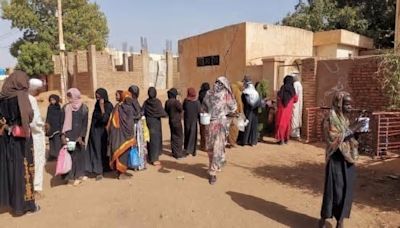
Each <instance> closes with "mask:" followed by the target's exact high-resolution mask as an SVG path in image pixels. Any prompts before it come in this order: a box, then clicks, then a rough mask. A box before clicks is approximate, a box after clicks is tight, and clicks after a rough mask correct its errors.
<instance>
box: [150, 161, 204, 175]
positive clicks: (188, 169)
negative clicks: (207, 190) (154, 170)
mask: <svg viewBox="0 0 400 228" xmlns="http://www.w3.org/2000/svg"><path fill="white" fill-rule="evenodd" d="M161 165H162V167H161V168H160V169H159V170H158V171H159V172H160V173H169V171H168V170H178V171H181V172H185V173H189V174H192V175H195V176H198V177H200V178H203V179H208V174H207V166H206V165H204V164H201V163H198V164H194V165H189V164H181V163H178V162H173V161H165V160H164V161H162V162H161Z"/></svg>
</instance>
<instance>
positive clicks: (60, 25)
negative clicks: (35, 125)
mask: <svg viewBox="0 0 400 228" xmlns="http://www.w3.org/2000/svg"><path fill="white" fill-rule="evenodd" d="M57 17H58V45H59V48H60V62H61V77H60V83H61V99H62V100H63V102H64V103H65V101H66V95H65V91H66V88H67V67H66V64H65V53H64V51H65V44H64V33H63V22H62V4H61V0H57Z"/></svg>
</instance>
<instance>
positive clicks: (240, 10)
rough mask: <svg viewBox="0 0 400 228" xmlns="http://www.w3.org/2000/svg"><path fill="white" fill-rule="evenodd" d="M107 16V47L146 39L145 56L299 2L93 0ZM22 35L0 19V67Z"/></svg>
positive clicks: (267, 19) (270, 18) (271, 17)
mask: <svg viewBox="0 0 400 228" xmlns="http://www.w3.org/2000/svg"><path fill="white" fill-rule="evenodd" d="M92 2H97V4H99V5H100V8H101V10H102V11H103V12H104V13H105V14H106V16H107V20H108V26H109V29H110V35H109V45H110V46H112V47H114V48H117V49H121V50H122V47H123V44H124V43H127V44H128V48H129V47H133V49H134V50H135V51H138V50H139V49H140V37H141V36H143V37H146V38H147V43H148V47H149V50H150V52H155V53H162V51H163V50H164V49H165V41H166V40H167V39H168V40H172V43H173V50H174V51H175V52H176V48H177V41H178V40H179V39H182V38H185V37H188V36H192V35H195V34H199V33H203V32H206V31H209V30H212V29H215V28H219V27H223V26H226V25H229V24H234V23H239V22H244V21H250V22H262V23H275V22H277V21H279V20H280V19H281V18H282V17H284V16H285V15H286V14H287V13H288V12H290V11H293V9H294V6H295V4H296V3H297V2H298V0H146V1H143V0H92ZM20 35H21V33H20V32H19V31H18V30H15V29H14V30H12V29H11V28H10V22H9V21H4V20H2V19H0V68H1V67H8V66H12V65H14V64H15V59H14V58H13V57H12V56H11V55H10V54H9V46H10V44H11V43H12V42H13V41H15V40H16V39H17V38H18V37H19V36H20Z"/></svg>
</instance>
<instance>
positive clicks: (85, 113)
mask: <svg viewBox="0 0 400 228" xmlns="http://www.w3.org/2000/svg"><path fill="white" fill-rule="evenodd" d="M81 115H82V127H81V133H80V137H82V138H85V137H86V133H87V126H88V119H89V111H88V108H87V106H86V105H82V108H81Z"/></svg>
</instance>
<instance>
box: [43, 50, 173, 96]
mask: <svg viewBox="0 0 400 228" xmlns="http://www.w3.org/2000/svg"><path fill="white" fill-rule="evenodd" d="M90 50H91V49H89V50H88V51H86V50H84V51H76V52H71V53H68V54H67V64H68V66H67V67H68V74H69V83H68V87H76V88H78V89H80V90H81V92H82V94H84V95H86V96H89V97H93V95H94V91H95V89H96V88H92V87H93V86H92V85H93V84H96V83H97V87H99V88H100V87H103V88H105V89H107V90H108V91H109V93H110V96H111V97H113V94H114V93H115V91H116V90H127V89H128V87H129V86H131V85H133V84H135V85H137V86H139V88H140V89H141V93H140V99H141V100H144V99H146V98H147V89H148V88H147V87H146V88H144V87H143V85H144V80H145V79H146V77H149V75H145V72H146V71H145V69H144V68H145V67H144V66H145V65H144V64H146V63H148V61H147V62H146V59H145V58H149V56H148V55H143V54H142V53H141V54H134V55H132V56H129V57H128V58H127V62H126V64H128V66H127V71H117V70H116V66H114V64H113V61H112V59H111V56H110V55H109V53H107V52H102V51H100V52H99V51H97V52H95V54H94V55H89V54H90ZM91 56H93V58H94V60H91V59H90V58H92V57H91ZM53 61H54V72H55V74H54V75H53V76H51V78H50V77H49V79H48V84H49V86H48V89H49V90H60V72H61V70H60V59H59V56H53ZM92 62H95V65H96V69H95V70H93V69H92V68H93V66H91V64H92ZM172 68H173V74H172V77H173V79H174V81H175V79H176V82H177V83H178V84H179V83H180V81H179V72H178V59H177V58H174V59H173V61H172ZM147 73H148V72H147ZM92 75H97V80H96V79H94V80H92V78H91V77H92ZM92 82H93V83H92ZM174 86H175V85H174ZM159 94H160V96H161V98H162V99H163V100H164V95H165V97H166V90H160V91H159Z"/></svg>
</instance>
